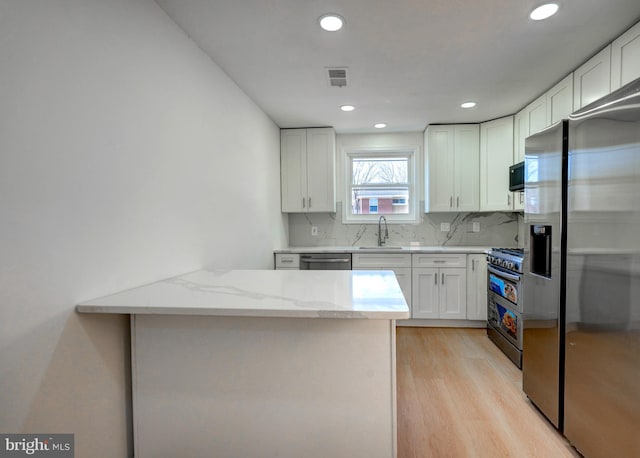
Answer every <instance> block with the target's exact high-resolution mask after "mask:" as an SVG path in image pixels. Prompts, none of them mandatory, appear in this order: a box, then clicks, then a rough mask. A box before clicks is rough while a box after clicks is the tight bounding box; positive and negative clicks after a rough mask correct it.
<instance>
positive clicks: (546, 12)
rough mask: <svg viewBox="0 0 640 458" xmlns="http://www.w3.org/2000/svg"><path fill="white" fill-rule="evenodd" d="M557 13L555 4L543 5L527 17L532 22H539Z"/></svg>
mask: <svg viewBox="0 0 640 458" xmlns="http://www.w3.org/2000/svg"><path fill="white" fill-rule="evenodd" d="M557 11H558V4H557V3H545V4H544V5H540V6H539V7H537V8H536V9H535V10H533V11H532V12H531V14H530V15H529V17H530V18H531V19H533V20H534V21H541V20H543V19H546V18H548V17H551V16H553V15H554V14H556V12H557Z"/></svg>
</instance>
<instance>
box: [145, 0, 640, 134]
mask: <svg viewBox="0 0 640 458" xmlns="http://www.w3.org/2000/svg"><path fill="white" fill-rule="evenodd" d="M156 1H157V3H158V4H159V5H160V6H161V7H162V8H163V9H164V10H165V11H166V12H167V14H168V15H169V16H170V17H171V18H172V19H173V20H174V21H175V22H176V23H177V24H178V25H179V26H180V27H181V28H182V29H183V30H184V31H185V32H186V33H187V34H188V35H189V36H190V37H191V38H192V39H193V40H194V41H195V42H196V43H197V44H198V45H199V46H200V47H201V48H202V49H203V50H204V51H205V52H206V53H207V54H208V55H209V56H211V58H212V59H213V60H214V61H215V62H216V63H217V64H218V65H220V66H221V67H222V68H223V69H224V71H226V72H227V74H229V76H230V77H231V78H232V79H233V80H234V81H235V82H236V83H237V84H238V86H240V88H242V89H243V90H244V91H245V92H246V93H247V94H248V95H249V96H250V97H251V98H252V99H253V100H254V101H255V102H256V103H257V104H258V105H259V106H260V107H261V108H262V109H263V110H264V111H265V112H266V113H267V114H268V115H269V116H270V117H271V118H272V119H273V120H274V121H275V122H276V124H278V125H279V126H280V127H312V126H334V127H335V128H336V131H337V132H339V133H355V132H372V131H378V130H376V129H374V128H373V124H374V123H376V122H385V123H387V124H388V127H387V129H386V130H387V131H396V132H401V131H420V130H423V129H424V128H425V126H426V125H427V124H431V123H458V122H479V121H486V120H489V119H493V118H497V117H500V116H504V115H509V114H513V113H515V112H517V111H519V110H520V109H521V108H522V107H524V106H525V105H526V104H527V103H528V102H530V101H532V100H533V99H535V98H536V97H537V96H538V95H540V94H542V93H543V92H544V91H545V90H546V89H548V88H549V87H551V86H552V85H553V84H555V83H556V82H557V81H559V80H560V79H562V78H563V77H564V76H565V75H567V74H568V73H569V72H571V71H572V70H573V69H575V68H576V67H578V66H579V65H580V64H581V63H582V62H584V61H585V60H587V59H588V58H589V57H590V56H592V55H593V54H595V53H596V52H597V51H599V50H600V49H601V48H602V47H603V46H605V45H606V44H608V43H609V42H610V41H612V40H613V39H614V38H616V37H617V36H618V35H620V34H621V33H622V32H624V31H625V30H626V29H627V28H629V27H630V26H631V25H633V24H634V23H635V22H637V21H638V19H640V1H638V0H558V1H559V3H560V10H559V11H558V13H557V14H556V15H555V16H553V17H552V18H550V19H548V20H546V21H539V22H535V21H531V20H530V19H529V18H528V15H529V13H530V12H531V10H532V9H533V7H534V6H537V5H538V4H540V3H543V2H542V1H540V0H387V1H381V0H349V1H339V0H156ZM328 12H334V13H338V14H340V15H341V16H343V17H344V18H345V21H346V24H345V27H344V28H343V29H342V30H340V31H338V32H334V33H330V32H325V31H323V30H322V29H320V27H319V26H318V22H317V20H318V18H319V17H320V16H321V15H322V14H325V13H328ZM342 66H346V67H348V71H349V85H348V87H344V88H336V87H330V86H329V84H328V80H327V78H326V67H342ZM465 100H475V101H477V102H478V106H477V107H476V108H473V109H469V110H464V109H462V108H460V103H461V102H463V101H465ZM343 104H352V105H355V106H356V110H355V111H353V112H350V113H345V112H342V111H341V110H340V109H339V107H340V105H343Z"/></svg>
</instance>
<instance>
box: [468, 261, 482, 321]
mask: <svg viewBox="0 0 640 458" xmlns="http://www.w3.org/2000/svg"><path fill="white" fill-rule="evenodd" d="M467 320H483V321H486V320H487V256H486V255H484V254H470V255H469V256H468V258H467Z"/></svg>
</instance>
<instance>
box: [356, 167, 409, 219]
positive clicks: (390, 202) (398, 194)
mask: <svg viewBox="0 0 640 458" xmlns="http://www.w3.org/2000/svg"><path fill="white" fill-rule="evenodd" d="M409 160H410V157H409V155H408V154H405V155H366V156H364V155H353V156H351V214H352V215H370V214H373V215H394V214H397V215H408V214H409V213H410V212H411V209H410V196H409V191H410V188H411V186H410V181H409V177H410V164H409Z"/></svg>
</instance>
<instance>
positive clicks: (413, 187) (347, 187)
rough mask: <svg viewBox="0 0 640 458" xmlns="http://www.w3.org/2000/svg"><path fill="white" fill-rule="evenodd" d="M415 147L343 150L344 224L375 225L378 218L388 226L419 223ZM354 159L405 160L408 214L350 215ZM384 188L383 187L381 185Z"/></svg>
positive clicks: (416, 149)
mask: <svg viewBox="0 0 640 458" xmlns="http://www.w3.org/2000/svg"><path fill="white" fill-rule="evenodd" d="M417 155H418V148H417V147H399V148H394V147H385V148H349V149H345V150H344V163H343V165H344V166H343V170H344V172H343V174H342V175H343V178H344V189H343V193H342V195H343V204H342V207H343V209H342V213H343V217H342V220H343V223H345V224H358V223H360V224H362V223H377V222H378V220H379V219H380V216H384V217H385V218H386V220H387V222H388V223H389V224H392V223H395V224H412V223H413V224H417V223H419V220H418V218H419V215H418V195H417V188H418V183H417V168H418V164H417ZM354 158H360V159H362V158H371V159H376V158H377V159H382V158H403V159H404V158H406V159H407V168H408V170H407V181H408V183H407V187H408V190H409V199H408V205H409V212H408V213H407V214H380V213H371V214H366V215H362V214H360V215H354V214H352V213H351V193H352V186H353V183H352V179H353V159H354ZM381 186H382V187H384V185H381Z"/></svg>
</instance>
